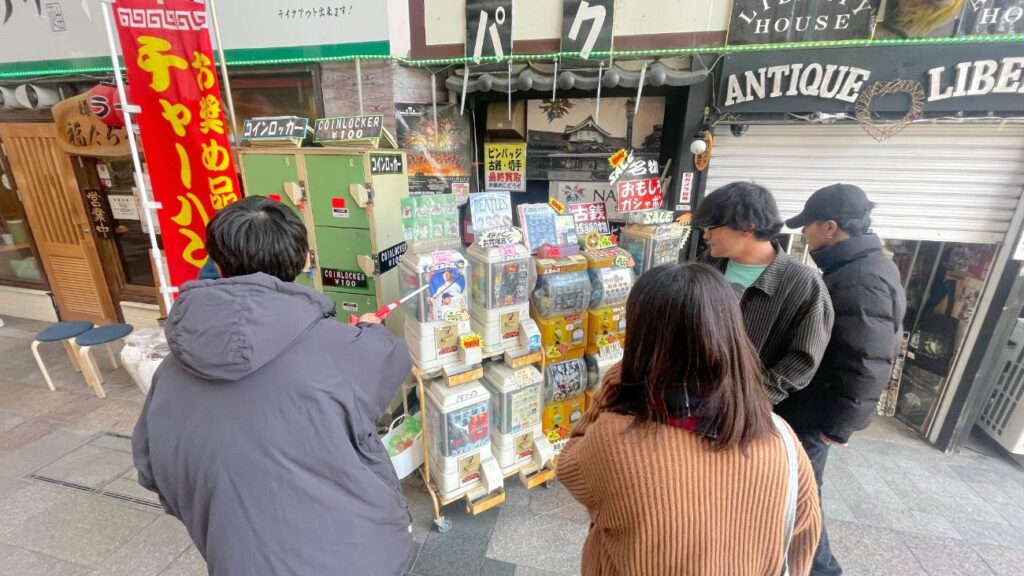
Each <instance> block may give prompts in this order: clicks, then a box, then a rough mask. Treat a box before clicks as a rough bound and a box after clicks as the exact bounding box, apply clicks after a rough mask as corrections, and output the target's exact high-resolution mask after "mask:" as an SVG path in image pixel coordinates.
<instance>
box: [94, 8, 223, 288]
mask: <svg viewBox="0 0 1024 576" xmlns="http://www.w3.org/2000/svg"><path fill="white" fill-rule="evenodd" d="M114 16H115V21H116V24H117V31H118V36H119V37H120V39H121V51H122V53H123V54H124V62H125V68H126V69H127V73H128V82H129V84H130V85H131V88H132V99H133V102H132V103H133V104H136V105H138V106H140V107H141V108H142V112H141V113H139V114H138V115H137V116H136V118H137V119H138V123H139V130H140V134H141V136H142V148H143V150H144V151H145V155H146V164H147V165H148V167H149V169H148V171H149V175H150V181H151V182H152V188H151V189H152V194H153V199H154V201H156V202H159V203H161V204H162V205H163V206H162V208H161V209H160V210H159V211H158V212H157V216H158V219H159V221H160V230H161V235H162V237H163V247H164V253H165V255H166V258H167V268H168V271H169V272H170V283H171V285H172V286H181V285H182V284H183V283H185V282H188V281H190V280H195V279H196V276H197V275H198V272H199V268H201V267H202V266H203V264H204V263H205V261H206V225H207V224H208V223H209V221H210V218H212V217H213V214H214V213H215V212H216V211H217V210H220V209H221V208H223V207H224V206H226V205H228V204H230V203H231V202H234V201H235V200H238V198H239V196H240V194H241V191H240V189H239V186H238V178H237V175H236V174H235V167H234V165H233V162H232V159H231V151H230V143H229V141H228V137H227V133H226V124H225V117H224V107H223V106H222V103H221V97H220V88H219V86H218V82H217V75H216V74H215V73H214V59H213V49H212V47H211V43H210V34H209V32H208V30H207V22H206V4H205V2H200V1H195V0H162V1H161V0H117V3H116V4H114Z"/></svg>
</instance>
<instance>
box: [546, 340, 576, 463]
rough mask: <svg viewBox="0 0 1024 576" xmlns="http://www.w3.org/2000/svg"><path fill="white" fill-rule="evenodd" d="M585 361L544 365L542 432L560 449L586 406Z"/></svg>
mask: <svg viewBox="0 0 1024 576" xmlns="http://www.w3.org/2000/svg"><path fill="white" fill-rule="evenodd" d="M586 389H587V364H586V362H584V361H583V359H582V358H577V359H575V360H568V361H565V362H559V363H557V364H549V365H547V366H545V368H544V420H543V428H544V434H545V436H547V439H548V441H550V442H551V443H552V444H554V446H555V449H556V450H560V449H561V446H562V445H564V443H565V441H567V440H568V439H569V433H570V432H572V429H573V426H575V425H576V423H577V422H578V421H579V419H580V418H581V417H582V416H583V411H584V409H585V408H586V400H585V397H584V392H585V391H586Z"/></svg>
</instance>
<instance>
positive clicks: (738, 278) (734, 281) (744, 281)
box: [725, 260, 768, 298]
mask: <svg viewBox="0 0 1024 576" xmlns="http://www.w3.org/2000/svg"><path fill="white" fill-rule="evenodd" d="M767 267H768V265H767V264H737V263H736V262H733V261H732V260H729V264H728V265H727V266H726V268H725V279H726V280H728V281H729V285H730V286H732V289H733V290H735V291H736V297H737V298H741V297H742V296H743V292H744V291H746V289H747V288H750V287H751V286H753V285H754V282H757V279H758V278H760V277H761V274H763V273H764V269H765V268H767Z"/></svg>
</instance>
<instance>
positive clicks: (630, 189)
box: [609, 150, 665, 212]
mask: <svg viewBox="0 0 1024 576" xmlns="http://www.w3.org/2000/svg"><path fill="white" fill-rule="evenodd" d="M616 156H618V157H619V158H618V162H616V161H615V160H616V157H614V156H613V157H612V159H610V160H609V163H611V164H612V166H614V169H613V170H612V173H611V176H610V177H609V181H610V182H611V183H613V184H614V185H615V190H616V196H617V197H618V200H619V204H618V210H619V212H639V211H641V210H657V209H659V208H661V206H662V204H664V202H665V199H664V195H663V193H662V190H661V176H660V174H659V172H658V161H657V160H644V159H643V158H638V157H636V156H635V155H634V154H633V152H632V151H631V152H629V153H628V154H627V155H626V156H625V157H624V158H622V157H621V156H622V151H621V150H620V151H619V152H617V153H616Z"/></svg>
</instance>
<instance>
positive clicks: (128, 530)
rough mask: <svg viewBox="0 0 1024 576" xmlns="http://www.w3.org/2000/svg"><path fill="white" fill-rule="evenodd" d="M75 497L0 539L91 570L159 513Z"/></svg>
mask: <svg viewBox="0 0 1024 576" xmlns="http://www.w3.org/2000/svg"><path fill="white" fill-rule="evenodd" d="M64 490H68V489H67V488H65V489H64ZM79 494H81V496H79V497H77V498H76V499H75V501H74V502H73V503H72V504H70V505H67V506H63V505H62V506H52V507H50V508H49V509H48V510H47V511H46V512H45V513H41V514H36V515H34V516H33V517H31V518H29V519H28V520H26V521H24V522H22V523H21V524H19V525H18V526H17V527H15V529H14V530H12V531H10V532H8V533H7V534H4V535H3V536H0V540H2V541H3V542H5V543H7V544H11V545H14V546H20V547H22V548H26V549H28V550H33V551H35V552H39V553H41V554H46V555H47V556H52V557H54V558H59V559H61V560H64V561H65V562H71V563H73V564H78V565H80V566H88V567H95V566H96V565H97V564H99V563H100V562H102V561H103V559H104V558H106V557H107V556H110V555H111V554H113V553H114V552H115V551H117V550H118V549H119V548H120V547H122V546H124V545H125V544H126V543H128V542H129V541H130V540H131V539H132V538H134V537H135V536H136V535H137V534H138V533H139V532H141V531H142V530H143V529H144V528H145V527H146V526H148V525H149V524H151V523H152V522H153V521H154V520H156V518H157V517H158V516H159V512H156V511H154V512H153V513H145V512H141V511H138V510H134V509H131V508H129V507H126V506H123V505H121V504H119V503H117V502H115V501H113V500H109V499H106V498H104V497H102V496H97V495H95V494H87V493H79Z"/></svg>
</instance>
